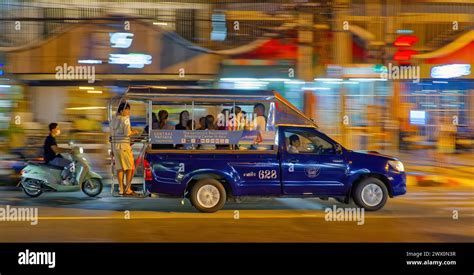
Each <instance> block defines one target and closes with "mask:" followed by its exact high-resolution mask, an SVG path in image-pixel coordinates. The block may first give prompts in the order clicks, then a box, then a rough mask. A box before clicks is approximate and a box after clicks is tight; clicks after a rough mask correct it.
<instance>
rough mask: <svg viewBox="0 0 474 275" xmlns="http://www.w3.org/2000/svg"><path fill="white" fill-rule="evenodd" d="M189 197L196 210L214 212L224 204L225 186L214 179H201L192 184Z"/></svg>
mask: <svg viewBox="0 0 474 275" xmlns="http://www.w3.org/2000/svg"><path fill="white" fill-rule="evenodd" d="M190 199H191V203H192V205H193V206H194V207H195V208H196V209H197V210H199V211H201V212H205V213H212V212H216V211H218V210H219V209H221V208H222V207H223V206H224V204H225V201H226V192H225V188H224V186H222V184H221V183H220V182H219V181H217V180H215V179H203V180H200V181H198V182H197V183H196V184H195V185H194V186H193V188H192V190H191V198H190Z"/></svg>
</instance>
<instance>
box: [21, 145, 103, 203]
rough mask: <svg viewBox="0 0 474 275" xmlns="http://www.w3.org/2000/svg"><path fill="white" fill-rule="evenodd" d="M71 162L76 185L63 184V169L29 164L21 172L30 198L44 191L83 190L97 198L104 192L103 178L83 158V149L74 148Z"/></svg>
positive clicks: (23, 184)
mask: <svg viewBox="0 0 474 275" xmlns="http://www.w3.org/2000/svg"><path fill="white" fill-rule="evenodd" d="M70 145H71V147H72V154H71V160H72V162H73V165H74V166H73V167H74V169H73V171H72V175H73V177H74V179H75V180H74V182H75V184H71V185H65V184H63V183H62V177H61V172H62V170H63V168H61V167H56V166H53V165H49V164H42V163H41V164H39V163H28V165H27V166H26V167H25V168H23V170H22V171H21V181H20V184H21V186H22V188H23V190H24V191H25V193H26V194H27V195H28V196H30V197H38V196H39V195H41V194H42V193H43V192H44V191H57V192H75V191H79V190H82V191H83V192H84V193H85V194H86V195H88V196H91V197H95V196H97V195H99V194H100V193H101V192H102V188H103V184H102V177H101V176H100V175H99V174H97V173H95V172H93V171H91V169H90V165H89V162H88V161H87V159H86V158H85V157H84V156H83V150H82V148H81V147H77V146H73V144H70Z"/></svg>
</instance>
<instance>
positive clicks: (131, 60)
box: [109, 53, 152, 69]
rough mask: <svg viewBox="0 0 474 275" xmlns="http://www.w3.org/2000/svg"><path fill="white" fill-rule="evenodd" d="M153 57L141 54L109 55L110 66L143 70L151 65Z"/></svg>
mask: <svg viewBox="0 0 474 275" xmlns="http://www.w3.org/2000/svg"><path fill="white" fill-rule="evenodd" d="M151 59H152V57H151V55H148V54H141V53H128V54H114V53H111V54H110V55H109V64H125V65H128V66H127V68H136V69H140V68H143V67H144V66H145V65H149V64H151Z"/></svg>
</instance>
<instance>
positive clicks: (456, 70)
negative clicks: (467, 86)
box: [431, 64, 471, 78]
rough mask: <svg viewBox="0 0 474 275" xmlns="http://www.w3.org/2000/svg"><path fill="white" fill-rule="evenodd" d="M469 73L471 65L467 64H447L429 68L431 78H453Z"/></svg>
mask: <svg viewBox="0 0 474 275" xmlns="http://www.w3.org/2000/svg"><path fill="white" fill-rule="evenodd" d="M470 74H471V65H469V64H449V65H441V66H435V67H433V68H431V77H433V78H453V77H461V76H466V75H470Z"/></svg>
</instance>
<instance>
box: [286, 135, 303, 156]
mask: <svg viewBox="0 0 474 275" xmlns="http://www.w3.org/2000/svg"><path fill="white" fill-rule="evenodd" d="M289 140H290V145H289V146H288V152H289V153H292V154H298V153H299V152H300V151H299V150H298V147H300V146H301V142H300V138H299V137H298V135H291V136H290V137H289Z"/></svg>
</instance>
